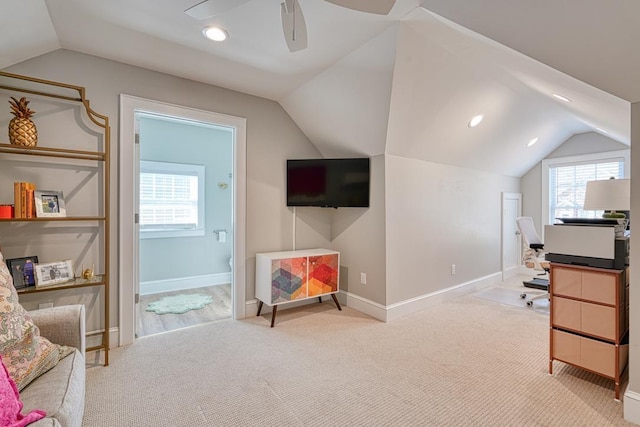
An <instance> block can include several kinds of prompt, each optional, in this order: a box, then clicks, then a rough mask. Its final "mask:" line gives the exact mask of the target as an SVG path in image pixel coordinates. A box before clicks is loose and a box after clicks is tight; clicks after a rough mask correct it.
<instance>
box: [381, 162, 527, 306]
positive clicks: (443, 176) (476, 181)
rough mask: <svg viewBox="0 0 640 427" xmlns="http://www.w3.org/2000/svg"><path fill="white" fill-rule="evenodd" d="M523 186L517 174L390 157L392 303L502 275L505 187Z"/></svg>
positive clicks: (388, 201)
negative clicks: (500, 173)
mask: <svg viewBox="0 0 640 427" xmlns="http://www.w3.org/2000/svg"><path fill="white" fill-rule="evenodd" d="M519 191H520V182H519V179H518V178H515V177H507V176H501V175H495V174H490V173H487V172H482V171H477V170H473V169H466V168H460V167H455V166H447V165H442V164H437V163H431V162H425V161H422V160H416V159H407V158H404V157H398V156H391V155H388V156H387V160H386V217H387V230H386V233H387V304H388V305H389V304H395V303H399V302H401V301H406V300H409V299H411V298H416V297H420V296H423V295H426V294H430V293H433V292H437V291H439V290H443V289H446V288H450V287H452V286H455V285H458V284H462V283H465V282H468V281H472V280H475V279H478V278H481V277H484V276H488V275H491V274H495V273H497V272H500V271H501V264H500V260H501V252H500V251H501V218H502V215H501V211H502V208H501V192H509V193H518V192H519ZM452 264H455V265H456V274H455V275H451V265H452Z"/></svg>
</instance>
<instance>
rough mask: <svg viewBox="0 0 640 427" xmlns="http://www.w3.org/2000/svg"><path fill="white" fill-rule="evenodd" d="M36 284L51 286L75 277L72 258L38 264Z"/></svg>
mask: <svg viewBox="0 0 640 427" xmlns="http://www.w3.org/2000/svg"><path fill="white" fill-rule="evenodd" d="M35 270H36V286H51V285H57V284H60V283H65V282H70V281H72V280H74V279H75V277H74V275H73V264H72V262H71V260H70V259H67V260H65V261H58V262H49V263H46V264H36V266H35Z"/></svg>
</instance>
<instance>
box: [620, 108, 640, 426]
mask: <svg viewBox="0 0 640 427" xmlns="http://www.w3.org/2000/svg"><path fill="white" fill-rule="evenodd" d="M631 145H632V147H633V148H632V149H631V164H632V165H633V164H640V149H639V148H638V147H640V103H635V104H632V105H631ZM639 172H640V169H638V168H637V167H636V168H635V169H634V168H633V167H632V168H631V217H632V218H633V212H640V185H638V184H637V183H639V182H640V173H639ZM632 228H633V226H632ZM630 251H631V253H630V254H629V265H630V266H631V267H630V268H629V272H630V280H629V367H628V370H629V384H628V386H627V390H626V393H625V396H624V417H625V419H627V420H629V421H632V422H634V423H636V424H640V357H639V356H640V329H639V328H637V327H636V326H637V325H639V324H640V288H639V287H640V279H639V278H640V275H639V274H638V269H637V268H636V267H634V266H637V265H640V239H637V238H635V239H634V238H632V239H631V249H630Z"/></svg>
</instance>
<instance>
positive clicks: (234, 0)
mask: <svg viewBox="0 0 640 427" xmlns="http://www.w3.org/2000/svg"><path fill="white" fill-rule="evenodd" d="M248 1H249V0H204V1H203V2H202V3H198V4H197V5H195V6H192V7H190V8H189V9H187V10H185V11H184V13H186V14H187V15H189V16H190V17H192V18H195V19H199V20H201V21H202V20H204V19H209V18H213V17H214V16H216V15H220V14H221V13H224V12H226V11H228V10H231V9H233V8H234V7H238V6H240V5H241V4H243V3H246V2H248Z"/></svg>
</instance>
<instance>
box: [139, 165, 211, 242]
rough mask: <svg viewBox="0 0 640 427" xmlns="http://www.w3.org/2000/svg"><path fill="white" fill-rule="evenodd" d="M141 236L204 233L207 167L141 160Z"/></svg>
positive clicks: (196, 234)
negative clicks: (205, 171)
mask: <svg viewBox="0 0 640 427" xmlns="http://www.w3.org/2000/svg"><path fill="white" fill-rule="evenodd" d="M139 214H140V237H141V238H143V239H144V238H159V237H185V236H204V166H201V165H188V164H179V163H164V162H152V161H146V160H141V161H140V212H139Z"/></svg>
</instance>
